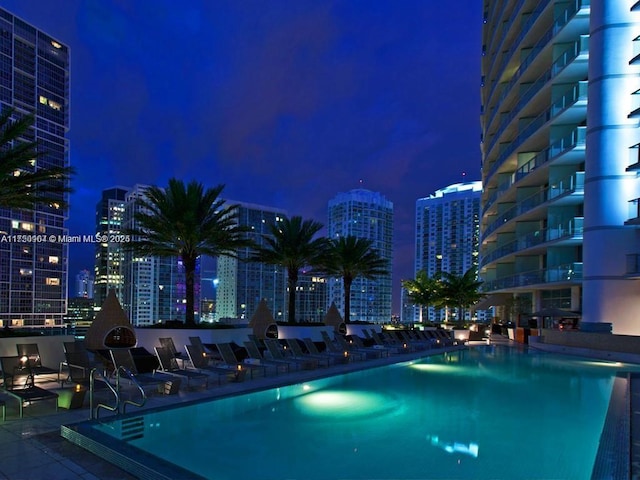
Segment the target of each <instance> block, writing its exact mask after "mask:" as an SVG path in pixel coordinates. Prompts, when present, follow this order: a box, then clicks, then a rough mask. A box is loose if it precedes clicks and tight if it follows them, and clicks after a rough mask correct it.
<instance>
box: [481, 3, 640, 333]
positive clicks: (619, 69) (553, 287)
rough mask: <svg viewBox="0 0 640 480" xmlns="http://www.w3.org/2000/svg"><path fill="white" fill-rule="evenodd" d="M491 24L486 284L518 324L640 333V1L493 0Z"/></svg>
mask: <svg viewBox="0 0 640 480" xmlns="http://www.w3.org/2000/svg"><path fill="white" fill-rule="evenodd" d="M484 18H485V21H484V28H483V46H482V55H483V57H482V107H481V111H482V114H481V127H482V155H483V166H482V181H483V197H482V204H483V213H482V219H481V240H482V244H481V250H480V252H481V254H480V276H481V279H482V280H484V281H485V284H484V287H485V290H486V291H487V292H488V293H491V294H493V295H492V297H493V298H494V299H495V304H498V305H499V304H502V305H503V307H501V308H503V315H504V316H505V318H509V317H510V316H511V319H515V318H514V316H515V317H517V315H518V314H520V313H530V312H531V311H534V310H536V311H537V310H539V309H542V308H548V307H556V308H562V309H567V310H573V311H581V312H582V322H581V328H585V329H593V330H605V331H607V330H610V329H611V325H612V326H613V332H614V333H620V334H638V333H640V321H638V318H639V317H638V314H639V313H640V312H639V310H640V296H638V295H637V290H638V279H639V278H640V268H638V266H639V263H638V261H637V259H638V258H639V257H640V255H639V253H640V242H639V240H640V238H639V230H638V225H640V220H639V219H640V213H638V212H639V210H638V208H637V206H638V204H639V201H638V199H639V198H640V193H639V186H638V175H637V172H638V165H640V162H639V156H638V151H639V150H640V149H639V145H640V135H639V130H638V112H639V111H640V110H638V107H640V95H638V92H640V77H639V75H638V74H639V73H640V61H638V58H639V57H638V53H640V48H638V43H640V42H638V38H639V36H640V8H639V6H638V3H637V2H636V1H635V0H616V1H596V2H593V1H591V2H590V1H588V0H572V1H570V2H565V1H553V0H545V1H538V0H524V1H520V0H507V1H503V2H498V1H493V0H485V1H484ZM509 298H510V299H511V300H509ZM505 302H508V303H510V304H511V305H520V306H522V308H521V309H522V310H524V311H514V310H513V309H511V311H509V308H508V305H507V306H505V305H504V304H505Z"/></svg>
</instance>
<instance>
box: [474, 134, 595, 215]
mask: <svg viewBox="0 0 640 480" xmlns="http://www.w3.org/2000/svg"><path fill="white" fill-rule="evenodd" d="M586 138H587V127H576V129H575V130H573V131H572V132H570V133H569V134H567V135H565V136H564V137H562V138H560V139H558V140H556V141H555V142H553V143H552V144H551V146H550V147H548V148H545V149H544V150H542V151H541V152H540V153H538V154H537V155H536V156H535V157H533V158H532V159H531V160H529V161H528V162H527V163H525V164H523V165H522V166H521V167H520V168H518V170H516V171H515V173H513V174H512V175H511V176H510V177H509V178H508V179H507V180H505V181H503V182H502V183H500V184H499V185H498V188H497V189H496V190H495V191H494V192H493V193H492V194H491V195H490V196H489V197H488V198H487V200H486V202H485V204H484V211H485V212H487V211H489V209H490V208H491V206H492V205H493V204H494V203H495V201H496V200H498V199H499V198H500V197H501V196H502V195H503V194H504V193H505V192H507V191H508V190H509V188H510V187H511V186H512V185H514V184H515V183H516V182H519V181H520V180H522V179H524V178H526V177H527V176H528V175H529V174H530V173H531V172H533V171H534V170H535V169H537V168H539V167H541V166H542V165H544V164H545V163H547V162H553V161H555V160H556V159H558V158H560V157H562V156H564V155H565V154H567V158H568V159H569V160H572V159H573V157H575V156H576V155H571V156H569V154H570V153H575V152H580V156H581V157H582V156H584V147H585V145H586ZM566 163H570V162H566Z"/></svg>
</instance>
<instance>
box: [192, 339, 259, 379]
mask: <svg viewBox="0 0 640 480" xmlns="http://www.w3.org/2000/svg"><path fill="white" fill-rule="evenodd" d="M184 348H185V350H186V351H187V355H188V356H189V361H190V362H191V364H192V365H193V368H195V369H196V370H197V371H199V372H202V373H206V374H208V375H213V376H215V377H216V378H217V380H218V385H220V384H221V383H222V379H225V380H226V381H232V382H241V381H243V380H244V377H245V375H246V372H247V370H246V369H237V368H228V367H219V366H215V365H210V364H209V359H208V358H207V356H206V354H205V352H203V351H202V349H201V348H200V347H198V345H185V346H184Z"/></svg>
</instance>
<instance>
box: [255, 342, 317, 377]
mask: <svg viewBox="0 0 640 480" xmlns="http://www.w3.org/2000/svg"><path fill="white" fill-rule="evenodd" d="M264 344H265V346H266V347H267V351H268V352H269V355H271V358H273V359H275V360H280V361H287V362H291V363H292V364H293V363H295V364H296V365H297V366H298V368H299V369H302V370H313V369H314V368H316V367H317V366H318V360H317V359H315V358H305V359H302V358H293V357H287V356H285V355H284V353H283V351H282V349H281V346H280V342H278V340H276V339H275V338H265V339H264Z"/></svg>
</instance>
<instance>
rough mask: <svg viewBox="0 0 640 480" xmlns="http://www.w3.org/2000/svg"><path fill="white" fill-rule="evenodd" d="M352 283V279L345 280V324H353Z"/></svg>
mask: <svg viewBox="0 0 640 480" xmlns="http://www.w3.org/2000/svg"><path fill="white" fill-rule="evenodd" d="M351 283H352V280H351V279H349V278H345V279H344V323H349V322H351Z"/></svg>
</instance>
